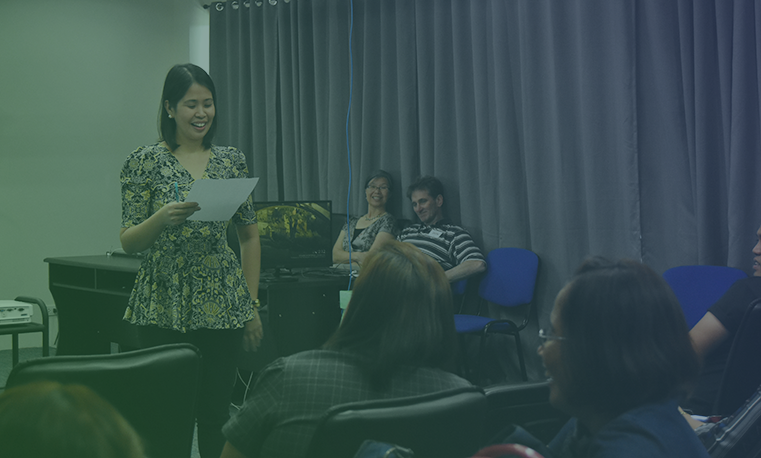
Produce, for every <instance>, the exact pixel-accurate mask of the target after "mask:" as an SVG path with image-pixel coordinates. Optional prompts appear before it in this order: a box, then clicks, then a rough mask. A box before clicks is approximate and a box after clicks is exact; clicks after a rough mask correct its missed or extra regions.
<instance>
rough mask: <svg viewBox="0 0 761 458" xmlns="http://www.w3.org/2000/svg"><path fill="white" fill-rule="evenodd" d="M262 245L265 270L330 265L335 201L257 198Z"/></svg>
mask: <svg viewBox="0 0 761 458" xmlns="http://www.w3.org/2000/svg"><path fill="white" fill-rule="evenodd" d="M254 208H255V209H256V218H257V219H258V220H259V224H258V225H259V238H260V240H261V245H262V270H269V271H275V273H276V274H279V272H280V269H292V268H299V267H330V266H331V265H332V263H333V240H332V238H333V235H332V231H331V215H332V213H331V210H332V209H331V202H330V201H329V200H320V201H291V202H254Z"/></svg>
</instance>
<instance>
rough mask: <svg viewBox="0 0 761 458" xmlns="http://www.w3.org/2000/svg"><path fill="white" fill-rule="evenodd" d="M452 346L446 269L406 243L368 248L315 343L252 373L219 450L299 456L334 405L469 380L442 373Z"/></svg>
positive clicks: (451, 362)
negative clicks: (329, 332) (333, 321)
mask: <svg viewBox="0 0 761 458" xmlns="http://www.w3.org/2000/svg"><path fill="white" fill-rule="evenodd" d="M390 285H393V287H390ZM457 349H458V344H457V334H456V332H455V328H454V319H453V318H452V293H451V290H450V287H449V281H448V280H447V277H446V275H445V274H444V270H443V269H442V268H441V266H439V264H438V263H437V262H436V261H434V260H433V258H431V257H430V256H427V255H425V254H423V253H422V252H421V251H420V250H419V249H417V248H416V247H414V246H413V245H410V244H408V243H402V242H397V241H391V242H389V243H388V244H386V245H384V246H383V247H382V248H380V249H379V250H376V251H373V252H372V253H370V254H369V255H368V256H367V260H366V262H365V265H364V267H362V271H361V272H360V274H359V278H357V281H356V283H355V286H354V290H353V292H352V296H351V302H349V306H348V308H347V309H346V313H345V314H344V317H343V321H342V322H341V325H340V326H339V328H338V330H337V331H336V332H335V334H333V336H332V337H331V338H330V339H329V340H328V342H327V343H326V344H325V345H324V346H323V348H322V349H319V350H310V351H305V352H301V353H296V354H294V355H291V356H287V357H284V358H280V359H278V360H276V361H274V362H273V363H272V364H270V365H269V366H267V367H266V368H265V369H264V370H263V371H262V372H261V373H260V374H259V376H258V377H257V380H256V382H255V384H254V386H253V388H252V391H251V394H250V395H249V396H248V398H247V399H246V401H245V404H244V406H243V408H242V409H241V410H240V411H239V412H238V413H237V414H236V415H235V416H234V417H233V418H232V419H231V420H230V421H229V422H228V423H227V425H225V427H224V429H223V431H224V433H225V436H226V437H227V444H226V445H225V448H224V451H223V453H222V458H241V457H248V458H255V457H270V458H271V457H292V458H295V457H303V456H306V454H307V451H308V447H309V443H310V441H311V439H312V435H313V434H314V431H315V429H316V427H317V424H318V422H319V420H320V418H321V417H322V415H323V414H324V413H325V412H326V411H327V410H328V409H329V408H330V407H332V406H335V405H338V404H345V403H348V402H355V401H370V400H375V399H389V398H399V397H405V396H415V395H420V394H427V393H436V392H439V391H445V390H449V389H455V388H460V387H469V386H471V385H470V383H469V382H468V381H466V380H464V379H462V378H460V377H458V376H457V375H455V374H453V373H451V372H448V370H449V369H453V368H454V366H455V358H456V354H457Z"/></svg>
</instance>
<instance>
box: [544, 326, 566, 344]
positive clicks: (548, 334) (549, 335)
mask: <svg viewBox="0 0 761 458" xmlns="http://www.w3.org/2000/svg"><path fill="white" fill-rule="evenodd" d="M539 338H540V339H542V345H544V344H546V343H547V342H549V341H550V340H567V339H566V338H565V337H563V336H556V335H553V334H552V331H545V330H544V329H540V330H539Z"/></svg>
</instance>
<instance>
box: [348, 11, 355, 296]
mask: <svg viewBox="0 0 761 458" xmlns="http://www.w3.org/2000/svg"><path fill="white" fill-rule="evenodd" d="M349 5H350V7H351V9H350V15H351V17H350V18H349V108H348V109H347V110H346V155H347V157H348V160H349V161H348V162H349V188H348V189H347V191H346V237H347V238H348V239H349V286H348V287H347V288H346V289H347V290H349V291H351V281H352V279H353V278H354V277H352V270H351V252H352V248H351V234H349V230H350V229H349V227H350V226H349V201H350V200H351V148H350V147H349V115H350V114H351V96H352V92H353V90H354V60H353V57H352V50H351V37H352V35H353V33H354V0H349Z"/></svg>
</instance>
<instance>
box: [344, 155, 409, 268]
mask: <svg viewBox="0 0 761 458" xmlns="http://www.w3.org/2000/svg"><path fill="white" fill-rule="evenodd" d="M392 183H393V180H392V179H391V175H390V174H389V173H388V172H386V171H384V170H378V171H377V172H374V173H373V174H371V175H370V177H369V178H368V179H367V181H366V182H365V199H366V200H367V213H366V214H365V215H364V216H361V217H359V218H357V217H352V218H350V219H349V223H348V224H344V227H343V229H341V233H340V234H339V235H338V239H337V240H336V243H335V245H333V263H334V264H344V263H348V262H349V249H350V248H351V261H352V263H357V264H358V265H362V262H364V260H365V257H367V255H368V254H369V253H370V251H375V250H377V249H378V248H380V247H382V246H383V245H385V244H386V243H388V242H390V241H391V240H396V219H395V218H394V217H393V216H391V214H390V213H388V212H386V205H387V204H388V198H389V195H390V194H391V185H392ZM350 245H351V247H350Z"/></svg>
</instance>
